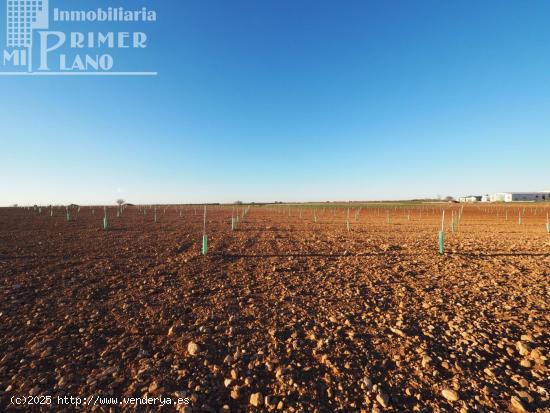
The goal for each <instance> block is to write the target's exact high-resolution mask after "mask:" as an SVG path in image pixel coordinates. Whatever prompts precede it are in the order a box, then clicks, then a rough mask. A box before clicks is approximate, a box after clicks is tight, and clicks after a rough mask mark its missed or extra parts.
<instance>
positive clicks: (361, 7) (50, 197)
mask: <svg viewBox="0 0 550 413" xmlns="http://www.w3.org/2000/svg"><path fill="white" fill-rule="evenodd" d="M4 2H5V0H4V1H3V2H2V4H5V3H4ZM68 4H70V5H73V6H72V7H73V8H76V6H75V5H78V8H79V9H96V8H97V7H99V6H102V7H108V6H124V7H126V8H128V9H130V8H139V7H141V5H146V6H148V7H149V8H151V9H155V10H156V11H157V12H158V21H157V22H156V23H133V24H119V25H112V24H111V25H102V24H98V23H94V24H85V25H82V24H73V26H71V27H72V28H73V30H75V31H76V30H79V31H109V30H115V31H140V30H142V31H145V32H147V34H148V36H149V44H148V48H147V49H146V50H145V51H141V52H139V53H120V54H117V52H116V51H115V52H113V55H114V56H115V58H116V59H117V60H116V64H117V68H122V69H124V70H125V69H127V68H138V69H142V68H143V69H144V70H154V71H158V72H159V75H158V76H157V77H140V78H123V77H56V78H53V77H0V85H1V88H2V91H3V93H2V97H3V98H2V99H0V119H1V121H2V128H1V129H0V144H1V145H0V205H9V204H13V203H19V204H34V203H40V204H49V203H70V202H75V203H82V204H90V203H98V204H103V203H113V202H114V200H115V199H117V198H119V197H122V198H124V199H126V200H128V201H129V202H135V203H139V202H143V203H165V202H166V203H168V202H170V203H171V202H174V203H175V202H232V201H236V200H243V201H274V200H285V201H314V200H319V201H323V200H375V199H406V198H414V197H434V196H437V195H438V194H439V195H442V196H445V195H455V196H458V195H463V194H470V193H473V194H478V193H479V194H481V193H490V192H495V191H521V190H544V189H550V158H549V155H550V24H549V22H550V2H547V1H532V2H521V1H498V2H497V1H484V2H479V1H455V2H451V1H414V2H411V1H346V2H337V1H318V0H317V1H306V0H300V1H296V0H292V1H291V0H278V1H267V0H266V1H253V0H251V1H239V0H233V1H212V0H201V1H198V0H197V1H185V0H182V1H177V2H176V1H167V0H159V1H151V0H149V1H132V2H128V1H126V2H123V1H121V0H119V1H118V2H115V1H114V0H113V1H108V2H97V1H92V0H77V1H68V0H50V8H51V9H53V7H60V8H63V7H65V8H66V7H67V5H68ZM4 9H5V6H2V10H1V13H2V14H0V42H1V43H0V44H1V45H2V49H3V47H4V45H5V10H4ZM35 35H36V34H35ZM0 63H1V62H0ZM0 69H1V68H0Z"/></svg>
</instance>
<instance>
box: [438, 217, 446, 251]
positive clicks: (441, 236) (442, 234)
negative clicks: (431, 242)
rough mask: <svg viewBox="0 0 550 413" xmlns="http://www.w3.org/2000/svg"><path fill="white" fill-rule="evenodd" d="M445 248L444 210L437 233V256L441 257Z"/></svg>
mask: <svg viewBox="0 0 550 413" xmlns="http://www.w3.org/2000/svg"><path fill="white" fill-rule="evenodd" d="M444 248H445V210H443V216H442V217H441V230H440V231H439V254H440V255H443V252H444Z"/></svg>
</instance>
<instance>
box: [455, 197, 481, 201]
mask: <svg viewBox="0 0 550 413" xmlns="http://www.w3.org/2000/svg"><path fill="white" fill-rule="evenodd" d="M479 201H481V196H477V195H468V196H462V197H460V198H458V202H479Z"/></svg>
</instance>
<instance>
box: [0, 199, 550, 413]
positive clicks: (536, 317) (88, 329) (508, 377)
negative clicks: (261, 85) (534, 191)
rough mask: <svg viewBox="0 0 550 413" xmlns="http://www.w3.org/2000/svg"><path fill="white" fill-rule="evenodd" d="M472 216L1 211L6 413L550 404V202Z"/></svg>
mask: <svg viewBox="0 0 550 413" xmlns="http://www.w3.org/2000/svg"><path fill="white" fill-rule="evenodd" d="M461 207H462V206H461V205H456V204H444V205H423V206H421V205H398V206H389V205H369V206H368V207H367V206H364V207H362V209H361V210H360V211H358V209H357V206H354V207H353V208H352V209H351V210H350V218H349V223H350V228H349V231H348V229H347V226H346V221H347V214H348V213H347V208H342V207H340V208H334V209H330V208H329V206H327V205H318V206H308V207H297V206H292V207H286V206H277V207H275V206H271V207H268V206H264V207H259V206H253V207H251V208H250V210H249V212H248V213H247V214H246V216H245V217H244V218H242V219H241V220H240V222H239V223H238V227H237V229H236V230H235V231H231V226H230V218H231V213H232V210H231V208H230V207H219V206H217V207H216V206H212V207H209V209H208V219H207V221H208V225H207V232H208V235H209V241H210V242H209V251H208V254H207V255H206V256H203V255H202V254H201V237H202V224H203V217H202V209H201V208H194V207H189V206H186V207H175V206H170V207H166V211H164V207H159V208H158V209H157V218H158V219H157V220H158V222H157V223H155V222H154V218H153V217H154V212H153V209H147V210H146V214H144V212H143V208H142V207H129V208H127V209H126V210H124V212H123V213H122V216H121V217H116V209H115V208H114V207H111V208H109V210H108V214H109V223H110V225H111V228H110V229H109V230H107V231H104V230H102V229H101V226H102V219H103V208H102V207H95V208H93V212H94V213H92V208H91V207H82V208H81V210H80V212H78V211H77V209H76V208H72V209H71V210H70V211H71V221H69V222H68V221H67V219H66V212H65V208H55V209H54V216H50V209H49V208H43V209H42V211H41V213H39V211H38V210H35V209H33V208H31V209H23V208H17V209H16V208H5V209H0V410H1V411H39V410H40V411H56V412H61V411H67V412H72V411H75V408H76V407H75V406H74V405H62V404H61V403H60V400H59V398H61V397H64V396H67V397H70V396H73V397H81V398H86V401H85V402H86V404H84V403H82V405H81V406H80V408H79V410H81V411H91V410H94V411H120V410H124V411H175V410H176V408H175V407H174V406H168V405H166V406H164V407H161V406H160V405H159V404H158V402H155V404H151V405H148V406H144V405H140V406H138V407H136V405H135V403H134V404H132V403H127V404H124V402H123V400H122V398H123V397H143V396H146V397H152V398H153V397H157V398H158V397H161V396H162V397H164V398H171V400H176V399H177V398H180V399H186V400H187V402H188V404H180V405H179V406H178V409H179V411H185V412H201V411H211V412H219V411H231V412H239V411H251V412H253V411H284V412H361V411H364V412H377V411H392V412H414V411H421V412H475V411H479V412H505V411H517V412H521V411H530V412H548V411H550V398H549V393H548V392H549V389H548V386H549V379H548V377H549V370H548V357H549V347H550V344H549V343H550V335H549V331H550V329H549V327H550V323H549V320H550V311H549V302H550V300H549V286H550V284H549V276H550V234H548V233H547V232H546V227H545V223H546V213H547V212H548V211H550V205H548V204H546V206H545V205H540V204H539V205H535V204H531V205H529V204H526V205H513V206H504V205H498V206H495V205H467V206H465V207H464V210H463V213H462V217H461V220H460V223H459V225H458V228H457V229H456V231H455V232H454V233H453V232H451V230H450V228H449V226H450V223H451V216H452V210H453V211H454V212H455V214H456V215H455V216H458V214H459V213H460V209H461ZM441 208H446V222H445V229H446V243H445V254H444V255H443V256H440V255H439V253H438V250H437V247H438V244H437V243H438V239H437V236H438V234H437V232H438V230H439V226H440V223H441ZM240 212H242V209H241V211H240ZM519 214H521V215H522V223H521V224H519V222H518V215H519ZM180 215H181V216H180ZM315 220H316V221H317V222H314V221H315ZM388 221H389V222H388ZM28 396H35V397H33V398H31V399H28V398H27V399H25V397H28ZM46 396H51V397H52V400H51V402H49V403H48V400H49V399H46ZM13 397H19V402H21V401H22V404H19V405H17V404H16V403H14V402H13V400H14V399H13ZM58 397H59V398H58ZM98 397H100V398H98ZM88 398H89V399H88ZM113 398H117V399H116V400H115V399H113ZM31 402H34V403H37V402H42V403H44V404H42V405H41V406H37V405H36V404H35V405H32V406H31V405H30V404H29V403H31ZM94 404H95V406H91V405H94ZM115 406H116V407H115ZM224 406H225V407H224Z"/></svg>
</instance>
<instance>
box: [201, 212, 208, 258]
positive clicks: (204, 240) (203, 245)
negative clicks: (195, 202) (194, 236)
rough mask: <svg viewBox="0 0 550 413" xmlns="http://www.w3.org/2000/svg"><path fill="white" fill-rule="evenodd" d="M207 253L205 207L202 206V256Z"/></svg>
mask: <svg viewBox="0 0 550 413" xmlns="http://www.w3.org/2000/svg"><path fill="white" fill-rule="evenodd" d="M207 252H208V235H206V205H205V206H204V221H203V226H202V255H206V253H207Z"/></svg>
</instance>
